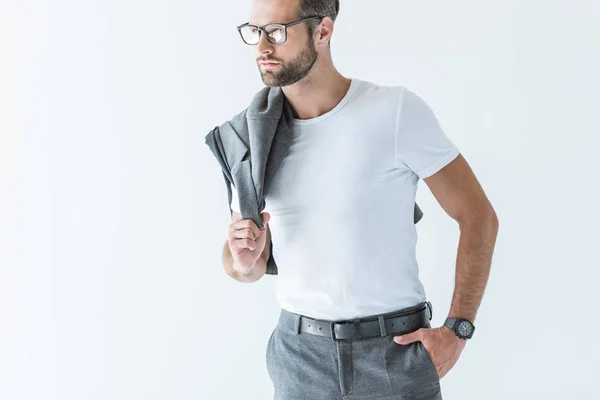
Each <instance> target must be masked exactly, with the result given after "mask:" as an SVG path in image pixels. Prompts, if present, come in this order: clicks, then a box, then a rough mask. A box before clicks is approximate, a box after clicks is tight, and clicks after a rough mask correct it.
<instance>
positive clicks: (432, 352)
mask: <svg viewBox="0 0 600 400" xmlns="http://www.w3.org/2000/svg"><path fill="white" fill-rule="evenodd" d="M417 340H420V341H421V342H422V343H423V346H425V349H426V350H427V352H428V353H429V356H430V357H431V360H432V361H433V365H435V369H436V370H437V373H438V375H439V377H440V379H441V378H443V377H444V376H445V375H446V374H447V373H448V371H450V369H451V368H452V367H453V366H454V364H456V361H458V357H460V353H462V351H463V349H464V348H465V346H466V344H467V341H466V340H464V339H461V338H459V337H458V336H456V334H455V333H454V332H453V331H452V329H450V328H448V327H447V326H441V327H439V328H420V329H419V330H416V331H414V332H412V333H407V334H405V335H402V336H395V337H394V342H396V343H399V344H409V343H412V342H416V341H417Z"/></svg>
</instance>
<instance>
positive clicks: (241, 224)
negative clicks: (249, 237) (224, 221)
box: [229, 218, 260, 237]
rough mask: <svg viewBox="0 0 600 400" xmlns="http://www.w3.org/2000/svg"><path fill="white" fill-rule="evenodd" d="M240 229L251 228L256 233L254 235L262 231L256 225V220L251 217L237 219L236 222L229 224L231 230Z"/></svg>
mask: <svg viewBox="0 0 600 400" xmlns="http://www.w3.org/2000/svg"><path fill="white" fill-rule="evenodd" d="M239 229H251V230H252V232H253V233H254V237H257V236H258V234H259V233H260V229H258V226H256V224H255V223H254V221H252V220H251V219H249V218H246V219H242V220H240V221H236V222H234V223H232V224H231V225H229V230H230V232H231V231H235V230H239Z"/></svg>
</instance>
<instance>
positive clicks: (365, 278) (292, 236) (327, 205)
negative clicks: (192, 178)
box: [223, 0, 498, 400]
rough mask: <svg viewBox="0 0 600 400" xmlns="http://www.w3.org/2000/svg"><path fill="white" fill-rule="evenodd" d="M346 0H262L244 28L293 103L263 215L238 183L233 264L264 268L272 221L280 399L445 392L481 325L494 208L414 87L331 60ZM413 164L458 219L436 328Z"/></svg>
mask: <svg viewBox="0 0 600 400" xmlns="http://www.w3.org/2000/svg"><path fill="white" fill-rule="evenodd" d="M338 11H339V1H336V0H322V1H317V0H291V1H288V0H254V1H253V2H252V7H251V13H250V20H249V22H248V23H246V24H243V25H241V26H239V27H238V30H239V33H240V36H241V38H242V39H243V40H244V42H245V43H246V44H248V45H254V46H256V47H255V48H256V61H257V63H258V69H259V72H260V75H261V78H262V81H263V82H264V84H265V85H267V86H271V87H276V86H278V87H282V90H283V92H284V94H285V97H286V99H287V101H289V104H290V105H291V107H292V109H293V113H294V121H293V124H294V129H293V131H294V133H293V136H294V141H293V144H292V145H291V148H290V150H289V152H288V153H287V154H286V156H285V158H284V159H283V161H282V162H281V165H280V167H279V169H278V170H277V172H276V175H275V177H274V178H273V181H272V184H271V187H270V189H269V193H267V194H266V197H265V204H266V205H265V211H264V212H263V213H262V220H263V221H264V227H263V229H259V228H258V227H257V226H256V224H254V222H252V221H251V220H249V219H245V220H242V218H241V215H240V213H239V204H237V202H238V197H237V193H236V192H235V189H234V188H232V189H233V190H234V192H233V200H232V210H233V214H232V222H231V225H230V228H229V233H228V240H227V242H226V243H225V246H224V249H223V263H224V268H225V271H226V272H227V273H228V274H229V275H230V276H231V277H233V278H234V279H237V280H239V281H241V282H254V281H256V280H258V279H260V278H261V277H262V276H263V275H264V273H265V269H266V263H267V260H268V259H269V254H270V250H271V249H270V243H271V235H272V238H273V239H272V241H273V244H274V249H276V257H275V258H276V260H277V264H278V266H279V273H278V277H277V279H278V281H277V298H278V301H279V302H280V304H281V306H282V310H281V316H280V318H279V323H278V325H277V326H276V328H275V329H274V331H273V333H272V335H271V337H270V338H269V341H268V344H267V354H266V356H267V360H266V361H267V369H268V372H269V376H270V378H271V379H272V381H273V384H274V388H275V398H278V399H311V400H314V399H342V398H343V399H371V398H373V399H375V398H377V399H380V400H383V399H404V398H410V399H440V398H441V390H440V385H439V379H441V378H442V377H443V376H444V375H446V374H447V373H448V371H449V370H450V369H451V368H452V367H453V365H454V364H455V363H456V361H457V360H458V358H459V356H460V354H461V352H462V351H463V349H464V347H465V344H466V339H468V338H470V337H471V336H472V335H473V330H474V326H473V322H474V320H475V316H476V312H477V309H478V308H479V305H480V302H481V299H482V296H483V292H484V289H485V286H486V283H487V279H488V275H489V268H490V264H491V258H492V253H493V249H494V245H495V241H496V235H497V231H498V219H497V216H496V213H495V211H494V210H493V208H492V206H491V204H490V202H489V201H488V199H487V197H486V195H485V194H484V192H483V190H482V188H481V186H480V185H479V183H478V181H477V179H476V177H475V176H474V174H473V172H472V170H471V168H470V167H469V165H468V163H467V161H466V160H465V159H464V157H463V156H462V155H461V154H460V153H459V151H458V149H457V148H456V147H455V146H454V145H453V144H452V142H451V141H450V140H449V139H448V137H447V136H446V135H445V134H444V132H443V130H442V129H441V127H440V126H439V124H438V122H437V120H436V118H435V116H434V115H433V112H432V111H431V109H430V108H429V107H428V106H427V104H426V103H425V102H424V101H423V100H422V99H421V98H420V97H419V96H417V95H416V94H415V93H413V92H411V91H410V90H408V89H406V88H404V87H402V86H398V87H391V86H379V85H376V84H374V83H371V82H367V81H364V80H360V79H357V78H347V77H344V76H342V75H341V74H340V73H339V72H338V71H337V70H336V68H335V67H334V65H333V62H332V59H331V52H330V39H331V37H332V34H333V30H334V21H335V19H336V17H337V14H338ZM284 24H287V25H284ZM419 179H422V180H423V181H425V183H426V184H427V186H428V187H429V189H430V190H431V191H432V193H433V195H434V197H435V198H436V199H437V201H438V202H439V204H440V205H441V207H442V208H443V209H444V210H445V211H446V213H447V214H448V215H449V216H450V217H452V218H453V219H455V220H456V221H457V222H458V224H459V227H460V240H459V246H458V257H457V262H456V280H455V290H454V295H453V299H452V303H451V308H450V312H449V315H448V319H447V320H446V323H445V324H444V326H441V327H436V328H431V327H430V325H429V322H428V321H429V320H430V319H431V314H430V313H431V309H430V306H431V304H430V303H429V302H427V301H426V296H425V292H424V289H423V286H422V284H421V282H420V281H419V278H418V265H417V262H416V257H415V247H416V240H417V237H416V228H415V224H414V221H413V217H414V214H413V211H414V204H415V203H414V201H415V194H416V189H417V183H418V181H419ZM426 306H429V307H426ZM427 309H429V314H427V313H426V311H425V310H427ZM424 316H427V318H425V317H424Z"/></svg>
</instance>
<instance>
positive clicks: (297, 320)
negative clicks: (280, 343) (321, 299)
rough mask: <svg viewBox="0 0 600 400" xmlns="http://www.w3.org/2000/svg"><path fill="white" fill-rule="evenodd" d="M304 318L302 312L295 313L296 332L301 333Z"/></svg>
mask: <svg viewBox="0 0 600 400" xmlns="http://www.w3.org/2000/svg"><path fill="white" fill-rule="evenodd" d="M301 318H302V315H300V314H295V316H294V319H295V321H294V333H296V334H300V328H301V326H302V325H301V324H300V319H301Z"/></svg>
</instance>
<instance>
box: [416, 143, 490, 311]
mask: <svg viewBox="0 0 600 400" xmlns="http://www.w3.org/2000/svg"><path fill="white" fill-rule="evenodd" d="M424 181H425V183H426V184H427V185H428V186H429V188H430V190H431V192H432V193H433V195H434V197H435V198H436V200H437V201H438V202H439V203H440V205H441V206H442V208H443V209H444V211H445V212H446V213H447V214H448V215H449V216H450V217H452V218H453V219H454V220H456V221H457V222H458V224H459V227H460V238H459V244H458V254H457V258H456V276H455V286H454V294H453V297H452V304H451V307H450V312H449V315H448V317H451V318H466V319H469V320H470V321H474V320H475V316H476V314H477V310H478V308H479V306H480V304H481V300H482V298H483V293H484V291H485V287H486V285H487V281H488V277H489V272H490V266H491V261H492V253H493V251H494V246H495V243H496V236H497V235H498V217H497V215H496V212H495V211H494V209H493V208H492V205H491V204H490V202H489V200H488V199H487V197H486V195H485V193H484V191H483V189H482V187H481V186H480V184H479V182H478V181H477V178H476V177H475V175H474V173H473V171H472V170H471V167H470V166H469V164H468V163H467V161H466V160H465V159H464V157H463V156H462V155H460V154H459V155H458V157H457V158H456V159H455V160H453V161H452V162H450V163H449V164H448V165H446V166H445V167H444V168H442V169H441V170H440V171H438V172H437V173H435V174H433V175H432V176H430V177H428V178H425V179H424Z"/></svg>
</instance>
